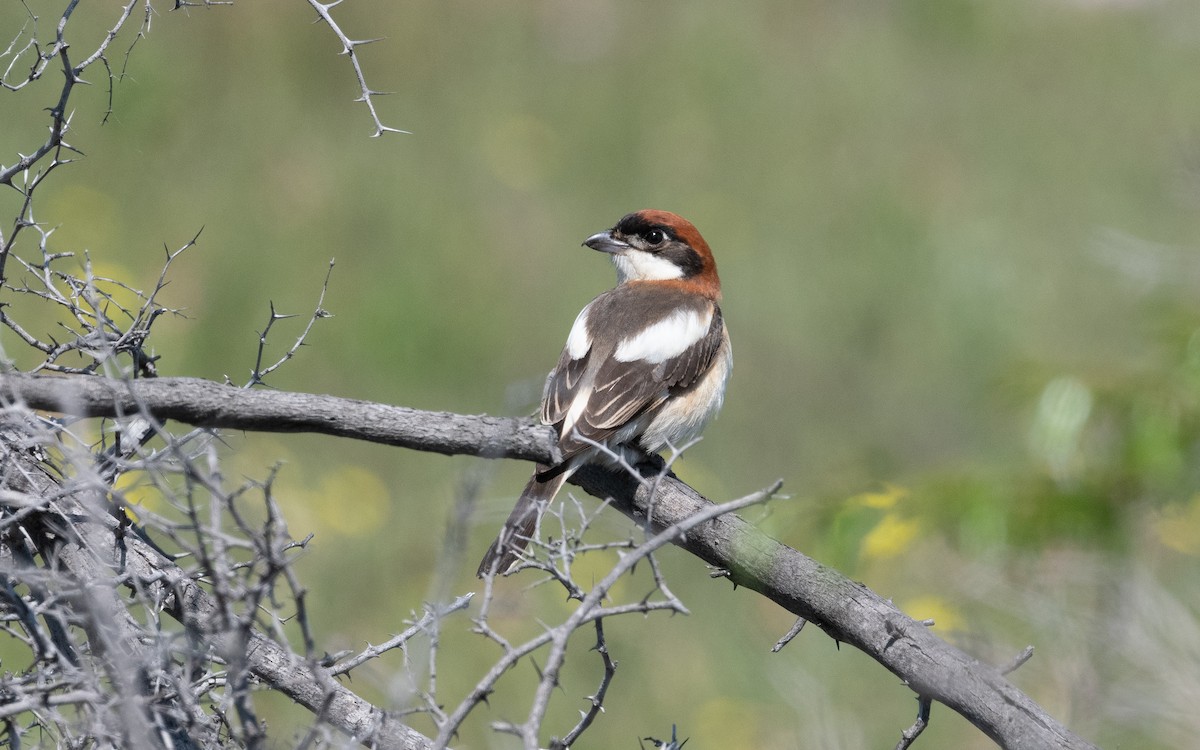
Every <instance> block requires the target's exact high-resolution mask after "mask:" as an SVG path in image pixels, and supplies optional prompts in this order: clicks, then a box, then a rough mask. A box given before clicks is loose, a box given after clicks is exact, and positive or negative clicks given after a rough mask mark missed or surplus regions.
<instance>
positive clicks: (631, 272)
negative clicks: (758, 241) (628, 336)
mask: <svg viewBox="0 0 1200 750" xmlns="http://www.w3.org/2000/svg"><path fill="white" fill-rule="evenodd" d="M583 244H584V245H585V246H587V247H590V248H592V249H593V250H599V251H601V252H605V253H610V254H611V255H612V259H613V264H614V265H615V266H616V267H617V283H618V284H624V283H626V282H631V281H676V280H677V281H678V282H679V283H682V284H683V285H685V286H687V287H689V288H691V289H693V290H694V291H696V292H699V293H701V294H704V295H705V296H707V297H711V298H713V299H718V298H719V297H720V296H721V282H720V279H719V278H718V277H717V264H716V261H714V260H713V255H712V250H710V249H709V247H708V243H707V242H705V241H704V238H703V237H701V236H700V232H699V231H697V230H696V227H695V226H693V225H692V223H691V222H690V221H688V220H687V219H685V218H683V217H682V216H679V215H677V214H673V213H671V212H670V211H658V210H655V209H644V210H641V211H635V212H634V213H631V214H626V215H625V216H624V217H622V219H621V220H620V221H618V222H617V224H616V226H614V227H613V228H612V229H608V230H605V231H603V232H597V233H596V234H593V235H592V236H591V237H588V238H587V239H586V240H584V241H583Z"/></svg>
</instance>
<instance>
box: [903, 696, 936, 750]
mask: <svg viewBox="0 0 1200 750" xmlns="http://www.w3.org/2000/svg"><path fill="white" fill-rule="evenodd" d="M932 705H933V701H931V700H930V699H929V698H926V697H925V696H923V695H921V696H918V697H917V719H916V721H914V722H913V724H912V726H911V727H909V728H908V729H905V730H904V731H903V732H901V733H900V741H899V742H897V743H896V750H907V749H908V748H910V747H912V744H913V743H914V742H916V741H917V738H918V737H920V736H921V732H924V731H925V727H927V726H929V712H930V709H931V708H932Z"/></svg>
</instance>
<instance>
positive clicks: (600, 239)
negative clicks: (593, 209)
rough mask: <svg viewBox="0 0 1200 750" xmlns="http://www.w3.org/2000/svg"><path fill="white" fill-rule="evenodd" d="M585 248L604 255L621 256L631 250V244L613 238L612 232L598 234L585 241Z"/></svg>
mask: <svg viewBox="0 0 1200 750" xmlns="http://www.w3.org/2000/svg"><path fill="white" fill-rule="evenodd" d="M583 244H584V246H585V247H590V248H591V249H593V250H599V251H600V252H602V253H612V254H613V255H619V254H621V253H623V252H625V251H626V250H628V249H629V243H627V242H622V241H621V240H618V239H616V238H615V237H613V236H612V230H611V229H609V230H607V231H604V232H597V233H596V234H593V235H592V236H591V237H588V238H587V239H586V240H584V241H583Z"/></svg>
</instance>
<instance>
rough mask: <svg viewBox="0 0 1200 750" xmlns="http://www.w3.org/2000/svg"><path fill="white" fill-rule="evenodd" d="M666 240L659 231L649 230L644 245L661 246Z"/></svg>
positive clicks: (661, 231)
mask: <svg viewBox="0 0 1200 750" xmlns="http://www.w3.org/2000/svg"><path fill="white" fill-rule="evenodd" d="M666 238H667V235H666V234H664V233H663V230H661V229H651V230H650V231H649V232H646V243H647V244H649V245H661V244H662V243H663V240H665V239H666Z"/></svg>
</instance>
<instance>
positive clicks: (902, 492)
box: [850, 484, 908, 510]
mask: <svg viewBox="0 0 1200 750" xmlns="http://www.w3.org/2000/svg"><path fill="white" fill-rule="evenodd" d="M907 497H908V490H907V489H906V488H904V487H899V486H897V485H894V484H884V485H883V489H882V490H881V491H879V492H861V493H859V494H857V495H854V496H853V497H851V498H850V502H851V503H852V504H855V505H860V506H862V507H864V508H879V509H880V510H887V509H888V508H893V507H895V505H896V503H898V502H900V501H901V500H904V499H905V498H907Z"/></svg>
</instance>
